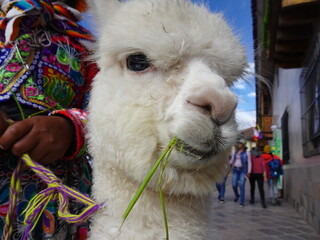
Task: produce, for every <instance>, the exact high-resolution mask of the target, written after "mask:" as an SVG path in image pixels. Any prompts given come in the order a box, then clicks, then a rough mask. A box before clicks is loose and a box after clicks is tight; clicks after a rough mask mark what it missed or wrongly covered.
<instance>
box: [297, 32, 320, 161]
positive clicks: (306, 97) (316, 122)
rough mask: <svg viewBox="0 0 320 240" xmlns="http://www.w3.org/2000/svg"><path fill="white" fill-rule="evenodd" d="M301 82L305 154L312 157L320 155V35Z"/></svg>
mask: <svg viewBox="0 0 320 240" xmlns="http://www.w3.org/2000/svg"><path fill="white" fill-rule="evenodd" d="M300 81H301V82H300V83H301V85H300V86H301V88H300V92H301V107H302V109H301V110H302V111H301V112H302V116H301V119H302V134H303V135H302V137H303V138H302V139H303V154H304V156H305V157H311V156H313V155H318V154H320V102H319V101H320V33H318V36H317V40H316V41H315V44H314V47H313V49H312V51H311V54H310V55H309V60H308V63H307V64H306V66H305V67H304V69H303V71H302V73H301V79H300Z"/></svg>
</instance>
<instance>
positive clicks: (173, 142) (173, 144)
mask: <svg viewBox="0 0 320 240" xmlns="http://www.w3.org/2000/svg"><path fill="white" fill-rule="evenodd" d="M177 142H178V139H177V138H176V137H173V138H172V139H171V141H170V143H169V145H168V146H167V147H166V148H165V149H164V150H163V152H162V154H161V156H160V157H159V158H158V159H157V161H156V162H155V164H154V165H153V167H152V168H151V170H150V171H149V172H148V174H147V176H146V177H145V179H144V180H143V182H142V184H141V185H140V187H139V188H138V190H137V192H136V193H135V195H134V196H133V198H132V199H131V201H130V203H129V204H128V206H127V209H126V210H125V212H124V214H123V215H122V218H123V221H122V224H121V226H120V228H119V230H120V229H121V227H122V225H123V224H124V222H125V220H126V219H127V217H128V215H129V213H130V212H131V210H132V208H133V207H134V205H135V204H136V202H137V201H138V199H139V197H140V195H141V194H142V192H143V190H144V189H145V187H146V186H147V184H148V182H149V181H150V179H151V177H152V176H153V174H154V173H155V171H156V170H157V168H158V167H159V165H160V164H162V165H161V170H160V176H159V178H158V190H159V197H160V202H161V208H162V211H163V220H164V227H165V231H166V238H165V239H166V240H169V227H168V220H167V213H166V209H165V204H164V198H163V193H162V176H163V172H164V170H165V168H166V165H167V162H168V159H169V157H170V154H171V152H172V151H173V149H174V148H175V147H176V145H177ZM179 148H180V151H183V144H182V145H181V146H180V147H179Z"/></svg>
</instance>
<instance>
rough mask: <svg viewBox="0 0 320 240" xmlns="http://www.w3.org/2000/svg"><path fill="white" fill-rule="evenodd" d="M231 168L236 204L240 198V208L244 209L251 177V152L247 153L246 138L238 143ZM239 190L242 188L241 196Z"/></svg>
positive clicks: (231, 161)
mask: <svg viewBox="0 0 320 240" xmlns="http://www.w3.org/2000/svg"><path fill="white" fill-rule="evenodd" d="M230 167H232V189H233V191H234V194H235V198H234V202H238V200H239V198H240V207H244V202H245V184H246V177H249V176H250V172H251V154H250V151H247V147H246V140H245V139H244V138H241V139H239V140H238V142H237V146H236V150H235V151H234V154H233V155H232V157H231V160H230ZM238 188H240V194H239V191H238Z"/></svg>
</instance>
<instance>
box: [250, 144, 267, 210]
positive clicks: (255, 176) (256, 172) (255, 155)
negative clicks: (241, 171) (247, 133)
mask: <svg viewBox="0 0 320 240" xmlns="http://www.w3.org/2000/svg"><path fill="white" fill-rule="evenodd" d="M251 163H252V170H251V174H250V179H249V180H250V196H251V198H250V203H251V204H254V202H255V200H254V192H255V183H256V182H257V183H258V188H259V193H260V201H261V206H262V207H263V208H266V207H267V205H266V202H265V194H264V188H263V183H264V182H267V173H266V167H265V162H264V158H263V157H261V152H260V151H259V149H258V148H257V147H255V148H252V150H251Z"/></svg>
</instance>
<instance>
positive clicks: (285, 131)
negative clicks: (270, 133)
mask: <svg viewBox="0 0 320 240" xmlns="http://www.w3.org/2000/svg"><path fill="white" fill-rule="evenodd" d="M288 124H289V114H288V111H287V110H286V111H285V112H284V114H283V115H282V118H281V132H282V160H283V163H284V164H288V163H289V159H290V151H289V126H288Z"/></svg>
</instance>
